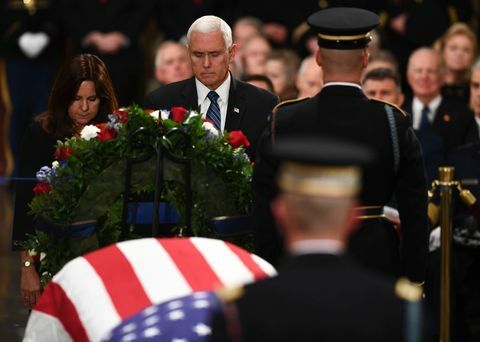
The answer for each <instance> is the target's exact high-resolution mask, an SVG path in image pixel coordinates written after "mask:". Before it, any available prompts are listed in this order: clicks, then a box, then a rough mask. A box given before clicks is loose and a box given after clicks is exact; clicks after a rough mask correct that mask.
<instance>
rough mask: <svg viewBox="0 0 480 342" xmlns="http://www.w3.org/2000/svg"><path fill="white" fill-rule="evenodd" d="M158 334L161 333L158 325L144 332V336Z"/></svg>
mask: <svg viewBox="0 0 480 342" xmlns="http://www.w3.org/2000/svg"><path fill="white" fill-rule="evenodd" d="M158 335H160V329H158V328H156V327H151V328H148V329H145V331H144V332H143V336H144V337H153V336H158Z"/></svg>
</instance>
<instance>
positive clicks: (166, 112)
mask: <svg viewBox="0 0 480 342" xmlns="http://www.w3.org/2000/svg"><path fill="white" fill-rule="evenodd" d="M160 117H161V118H162V120H167V119H168V118H169V117H170V111H169V110H166V109H161V110H160Z"/></svg>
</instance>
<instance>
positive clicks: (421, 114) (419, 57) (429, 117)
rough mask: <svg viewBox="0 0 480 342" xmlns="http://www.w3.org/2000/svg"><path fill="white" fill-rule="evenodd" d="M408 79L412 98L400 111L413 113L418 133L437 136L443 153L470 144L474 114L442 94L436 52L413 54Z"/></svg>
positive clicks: (426, 51) (439, 61)
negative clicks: (443, 150)
mask: <svg viewBox="0 0 480 342" xmlns="http://www.w3.org/2000/svg"><path fill="white" fill-rule="evenodd" d="M407 79H408V83H409V84H410V87H411V88H412V91H413V97H412V98H409V99H407V100H406V101H405V103H404V106H403V108H404V109H405V110H406V111H407V112H408V113H411V114H412V124H413V128H414V129H415V130H416V131H417V133H422V134H423V133H431V135H436V136H439V137H440V140H441V142H442V144H443V148H444V149H445V150H446V151H449V150H451V149H452V148H455V147H458V146H461V145H464V144H466V143H469V142H471V141H469V140H471V139H472V131H474V130H475V129H476V126H475V120H474V116H473V113H472V112H471V111H470V110H469V109H468V108H467V107H466V106H465V105H464V104H462V103H459V102H458V101H456V100H455V99H453V98H448V97H444V96H442V95H441V87H442V70H441V60H440V56H439V55H438V53H437V52H436V51H435V50H433V49H431V48H420V49H417V50H415V51H414V52H413V53H412V55H411V56H410V59H409V63H408V69H407ZM477 139H478V137H477ZM477 139H476V140H477ZM420 142H422V143H423V141H422V140H420Z"/></svg>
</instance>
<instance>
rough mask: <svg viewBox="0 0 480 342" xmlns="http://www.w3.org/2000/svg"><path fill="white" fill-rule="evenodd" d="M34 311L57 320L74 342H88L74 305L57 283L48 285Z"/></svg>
mask: <svg viewBox="0 0 480 342" xmlns="http://www.w3.org/2000/svg"><path fill="white" fill-rule="evenodd" d="M34 310H35V311H39V312H43V313H46V314H48V315H50V316H53V317H55V318H57V319H58V320H59V321H60V322H61V323H62V325H63V327H64V328H65V330H66V331H67V332H68V334H69V335H70V336H71V338H72V339H73V340H74V341H88V340H89V339H88V335H87V331H86V330H85V328H84V327H83V324H82V322H81V321H80V317H79V316H78V312H77V310H76V309H75V305H73V303H72V301H71V300H70V298H68V297H67V295H66V294H65V291H63V288H62V287H61V286H60V285H58V284H57V283H55V282H53V281H51V282H50V284H48V286H47V287H46V288H45V291H44V292H43V294H42V296H41V297H40V299H39V300H38V302H37V304H36V305H35V308H34Z"/></svg>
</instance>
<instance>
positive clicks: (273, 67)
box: [265, 59, 292, 94]
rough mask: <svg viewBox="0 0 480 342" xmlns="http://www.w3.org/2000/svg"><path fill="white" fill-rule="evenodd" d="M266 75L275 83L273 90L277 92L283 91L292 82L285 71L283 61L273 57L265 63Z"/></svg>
mask: <svg viewBox="0 0 480 342" xmlns="http://www.w3.org/2000/svg"><path fill="white" fill-rule="evenodd" d="M265 76H267V77H268V78H269V79H270V81H272V84H273V90H274V91H275V93H276V94H280V93H282V92H283V91H284V90H285V89H286V88H287V86H288V84H289V83H291V81H292V80H289V79H288V77H287V73H286V71H285V65H284V64H283V62H282V61H280V60H276V59H271V60H268V61H267V62H266V63H265Z"/></svg>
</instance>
